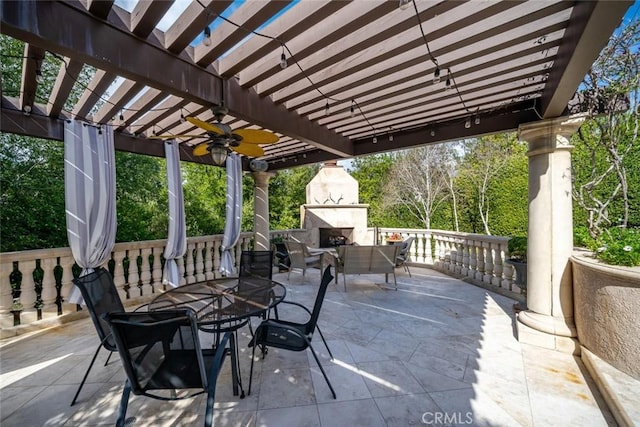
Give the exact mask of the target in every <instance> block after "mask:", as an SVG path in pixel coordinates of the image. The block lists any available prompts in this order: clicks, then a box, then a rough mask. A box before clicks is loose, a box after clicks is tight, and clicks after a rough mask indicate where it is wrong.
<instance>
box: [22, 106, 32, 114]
mask: <svg viewBox="0 0 640 427" xmlns="http://www.w3.org/2000/svg"><path fill="white" fill-rule="evenodd" d="M22 114H24V115H25V116H28V115H30V114H31V105H25V106H24V107H23V108H22Z"/></svg>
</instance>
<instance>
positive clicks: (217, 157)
mask: <svg viewBox="0 0 640 427" xmlns="http://www.w3.org/2000/svg"><path fill="white" fill-rule="evenodd" d="M209 152H210V153H211V159H212V160H213V163H215V164H216V165H218V166H222V165H224V163H225V162H226V161H227V148H226V147H221V146H219V145H218V146H216V145H214V146H213V147H211V148H210V150H209Z"/></svg>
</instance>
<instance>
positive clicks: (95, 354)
mask: <svg viewBox="0 0 640 427" xmlns="http://www.w3.org/2000/svg"><path fill="white" fill-rule="evenodd" d="M101 348H102V343H100V345H99V346H98V348H97V349H96V352H95V353H93V358H92V359H91V363H89V368H88V369H87V372H85V373H84V377H83V378H82V382H80V386H79V387H78V390H77V391H76V395H75V396H73V400H72V401H71V405H70V406H73V405H75V404H76V400H77V399H78V396H79V395H80V391H81V390H82V387H83V386H84V382H85V381H86V380H87V377H88V376H89V372H91V368H92V367H93V364H94V363H95V361H96V357H98V353H100V349H101ZM109 355H111V354H109ZM105 366H106V365H105Z"/></svg>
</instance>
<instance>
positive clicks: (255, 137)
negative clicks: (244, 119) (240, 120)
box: [233, 129, 280, 144]
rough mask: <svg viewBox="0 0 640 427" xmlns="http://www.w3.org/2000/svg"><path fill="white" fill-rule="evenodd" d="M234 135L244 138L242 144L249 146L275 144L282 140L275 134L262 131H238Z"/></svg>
mask: <svg viewBox="0 0 640 427" xmlns="http://www.w3.org/2000/svg"><path fill="white" fill-rule="evenodd" d="M233 133H234V134H236V135H240V136H241V137H242V142H243V143H247V144H274V143H276V142H278V140H279V139H280V138H278V135H276V134H275V133H272V132H269V131H266V130H260V129H236V130H234V131H233Z"/></svg>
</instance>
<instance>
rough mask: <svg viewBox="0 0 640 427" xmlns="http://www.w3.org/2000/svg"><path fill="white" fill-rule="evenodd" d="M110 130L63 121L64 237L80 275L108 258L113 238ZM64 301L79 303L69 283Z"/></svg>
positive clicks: (114, 232)
mask: <svg viewBox="0 0 640 427" xmlns="http://www.w3.org/2000/svg"><path fill="white" fill-rule="evenodd" d="M115 176H116V171H115V151H114V147H113V128H111V126H101V127H96V126H93V125H89V124H87V123H82V122H79V121H75V120H74V121H70V122H65V125H64V187H65V191H64V194H65V209H66V218H67V238H68V239H69V246H70V247H71V252H72V253H73V257H74V258H75V261H76V263H77V264H78V265H79V266H80V267H82V268H83V271H82V273H81V276H84V275H86V274H88V273H90V272H92V271H93V269H94V268H97V267H100V266H101V265H103V264H104V263H105V262H107V260H108V259H109V257H110V255H111V251H112V250H113V245H114V243H115V238H116V179H115ZM68 300H69V302H71V303H77V304H82V303H83V302H84V301H83V299H82V295H81V294H80V290H79V289H77V288H76V287H75V286H74V287H73V289H72V291H71V294H70V295H69V298H68Z"/></svg>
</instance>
